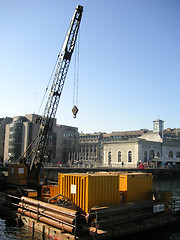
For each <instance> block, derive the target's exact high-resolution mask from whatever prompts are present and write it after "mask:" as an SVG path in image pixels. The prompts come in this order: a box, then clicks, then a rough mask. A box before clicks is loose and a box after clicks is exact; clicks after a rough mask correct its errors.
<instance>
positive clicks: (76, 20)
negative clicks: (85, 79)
mask: <svg viewBox="0 0 180 240" xmlns="http://www.w3.org/2000/svg"><path fill="white" fill-rule="evenodd" d="M82 12H83V7H82V6H80V5H78V6H77V7H76V9H75V12H74V15H73V17H72V19H71V23H70V27H69V29H68V33H67V35H66V38H65V41H64V44H63V47H62V49H61V52H60V54H59V56H58V61H57V65H56V69H55V73H54V78H53V83H52V86H51V90H50V93H49V97H48V101H47V103H46V107H45V110H44V114H43V117H42V120H41V125H40V131H39V134H38V137H37V143H36V147H35V149H34V156H33V159H32V161H31V165H30V171H31V170H32V169H33V168H34V167H36V168H38V169H39V168H40V165H41V163H42V161H43V159H44V155H45V151H46V148H47V143H48V139H49V135H50V132H51V129H52V126H53V121H54V118H55V116H56V112H57V108H58V105H59V101H60V97H61V93H62V90H63V87H64V82H65V79H66V76H67V72H68V68H69V64H70V61H71V56H72V53H73V50H74V47H75V43H76V39H77V35H78V30H79V26H80V22H81V17H82ZM38 169H37V170H38Z"/></svg>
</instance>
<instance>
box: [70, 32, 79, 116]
mask: <svg viewBox="0 0 180 240" xmlns="http://www.w3.org/2000/svg"><path fill="white" fill-rule="evenodd" d="M79 40H80V33H79V34H78V37H77V44H76V47H75V60H74V86H73V109H72V112H73V115H74V118H76V115H77V112H78V111H79V109H78V107H77V106H78V88H79Z"/></svg>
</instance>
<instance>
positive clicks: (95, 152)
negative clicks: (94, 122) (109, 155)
mask: <svg viewBox="0 0 180 240" xmlns="http://www.w3.org/2000/svg"><path fill="white" fill-rule="evenodd" d="M102 139H103V133H92V134H83V133H81V134H79V161H80V162H83V163H84V164H85V165H87V166H88V165H91V166H99V165H102V144H101V141H102Z"/></svg>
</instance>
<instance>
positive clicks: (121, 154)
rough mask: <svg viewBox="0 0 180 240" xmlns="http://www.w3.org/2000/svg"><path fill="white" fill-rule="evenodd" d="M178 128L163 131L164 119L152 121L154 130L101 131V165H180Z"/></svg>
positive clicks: (129, 166)
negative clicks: (102, 133) (109, 132)
mask: <svg viewBox="0 0 180 240" xmlns="http://www.w3.org/2000/svg"><path fill="white" fill-rule="evenodd" d="M179 134H180V129H166V130H164V121H162V120H160V119H157V120H155V121H153V131H149V130H146V129H145V130H140V131H128V132H116V133H112V134H104V138H103V142H102V148H103V164H104V165H105V166H114V167H123V168H131V167H132V168H133V167H137V164H138V163H139V162H140V161H141V162H142V163H146V164H151V163H155V164H156V165H161V166H165V165H167V164H168V163H170V164H172V165H174V166H178V165H180V137H179V136H180V135H179Z"/></svg>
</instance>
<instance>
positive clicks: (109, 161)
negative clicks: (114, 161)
mask: <svg viewBox="0 0 180 240" xmlns="http://www.w3.org/2000/svg"><path fill="white" fill-rule="evenodd" d="M110 164H111V152H108V165H110Z"/></svg>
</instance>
